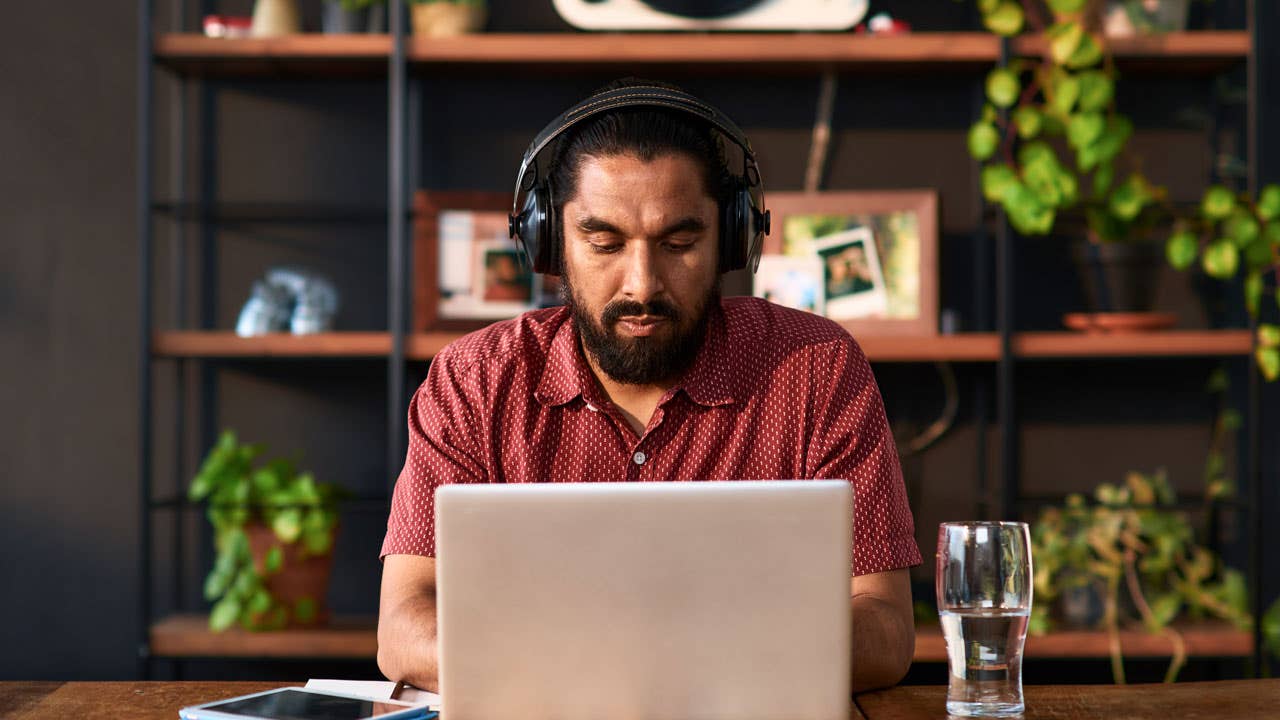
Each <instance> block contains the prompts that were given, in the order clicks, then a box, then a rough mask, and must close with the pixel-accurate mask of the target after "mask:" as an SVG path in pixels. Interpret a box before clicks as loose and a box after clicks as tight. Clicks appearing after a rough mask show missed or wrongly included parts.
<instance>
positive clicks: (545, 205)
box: [512, 184, 558, 273]
mask: <svg viewBox="0 0 1280 720" xmlns="http://www.w3.org/2000/svg"><path fill="white" fill-rule="evenodd" d="M549 196H550V193H548V192H547V190H546V188H545V187H544V186H543V185H541V184H539V185H537V186H536V187H534V188H533V189H532V190H530V191H529V192H528V193H527V194H526V195H525V198H524V208H523V209H522V210H521V211H520V214H519V215H517V216H516V217H515V219H514V221H513V222H512V227H513V229H514V231H515V237H516V239H517V240H519V242H520V249H521V250H523V251H524V257H525V260H526V261H528V263H529V267H531V268H533V271H534V272H536V273H547V272H554V271H557V270H558V269H557V268H556V266H555V265H554V264H553V261H552V258H551V255H552V253H553V252H554V248H555V245H556V238H555V237H554V232H553V230H552V222H551V220H552V218H551V215H552V214H553V212H554V208H552V207H551V202H550V197H549Z"/></svg>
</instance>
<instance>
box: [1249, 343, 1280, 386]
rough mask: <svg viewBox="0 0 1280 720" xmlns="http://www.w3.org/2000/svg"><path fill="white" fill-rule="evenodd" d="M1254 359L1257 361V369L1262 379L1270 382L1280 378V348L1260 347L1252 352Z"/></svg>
mask: <svg viewBox="0 0 1280 720" xmlns="http://www.w3.org/2000/svg"><path fill="white" fill-rule="evenodd" d="M1254 357H1255V358H1257V360H1258V369H1259V370H1261V371H1262V377H1264V378H1266V379H1267V382H1271V381H1273V380H1275V379H1276V378H1278V377H1280V348H1273V347H1262V348H1258V349H1257V351H1255V352H1254Z"/></svg>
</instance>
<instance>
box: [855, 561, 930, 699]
mask: <svg viewBox="0 0 1280 720" xmlns="http://www.w3.org/2000/svg"><path fill="white" fill-rule="evenodd" d="M851 585H852V600H851V611H852V612H853V691H854V692H862V691H864V690H873V689H875V688H881V687H888V686H890V685H894V684H896V683H897V682H898V681H899V680H901V679H902V677H903V676H904V675H906V674H907V668H909V667H911V658H912V657H913V655H914V654H915V644H916V626H915V618H914V617H913V614H912V606H911V575H910V574H909V572H908V571H907V570H906V569H905V568H903V569H900V570H889V571H886V572H878V573H871V574H870V575H857V576H855V577H854V578H853V582H852V583H851Z"/></svg>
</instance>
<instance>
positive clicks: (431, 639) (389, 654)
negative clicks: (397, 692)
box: [378, 596, 440, 692]
mask: <svg viewBox="0 0 1280 720" xmlns="http://www.w3.org/2000/svg"><path fill="white" fill-rule="evenodd" d="M378 669H380V670H381V671H382V674H383V675H385V676H386V677H387V678H388V679H391V680H397V681H399V680H403V681H405V682H407V683H409V684H410V685H413V686H414V687H417V688H422V689H423V690H430V691H432V692H435V691H437V690H438V689H439V687H438V685H439V669H440V668H439V655H438V652H437V643H436V601H435V597H434V596H428V597H414V598H410V599H407V600H405V601H403V602H402V603H400V604H399V606H397V607H396V608H394V610H393V611H392V612H383V613H382V614H381V615H380V616H379V618H378Z"/></svg>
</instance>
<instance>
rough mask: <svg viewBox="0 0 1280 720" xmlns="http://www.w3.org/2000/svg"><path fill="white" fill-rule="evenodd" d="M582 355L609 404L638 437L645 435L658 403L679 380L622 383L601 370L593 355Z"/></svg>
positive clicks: (583, 352)
mask: <svg viewBox="0 0 1280 720" xmlns="http://www.w3.org/2000/svg"><path fill="white" fill-rule="evenodd" d="M582 354H583V355H584V356H585V357H586V358H587V366H588V367H590V368H591V372H592V373H593V374H594V375H595V376H596V379H597V380H599V381H600V387H601V388H603V389H604V394H605V395H606V396H607V397H608V398H609V402H611V403H613V406H614V407H616V408H617V409H618V411H619V412H621V413H622V416H623V417H624V418H626V420H627V424H628V425H630V426H631V429H632V430H635V433H636V435H644V429H645V428H646V427H648V426H649V419H650V418H652V417H653V412H654V410H656V409H657V408H658V401H659V400H661V399H662V396H663V395H666V394H667V391H668V390H670V389H671V388H673V387H675V385H676V383H677V382H679V379H678V378H677V379H673V380H669V381H665V380H664V381H662V382H658V383H649V384H644V385H631V384H628V383H620V382H617V381H615V380H614V379H612V378H610V377H609V375H608V374H607V373H605V371H604V370H602V369H600V364H599V363H597V362H596V359H595V357H594V356H593V355H592V354H591V353H589V352H587V351H586V350H582Z"/></svg>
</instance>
